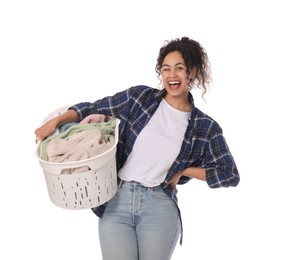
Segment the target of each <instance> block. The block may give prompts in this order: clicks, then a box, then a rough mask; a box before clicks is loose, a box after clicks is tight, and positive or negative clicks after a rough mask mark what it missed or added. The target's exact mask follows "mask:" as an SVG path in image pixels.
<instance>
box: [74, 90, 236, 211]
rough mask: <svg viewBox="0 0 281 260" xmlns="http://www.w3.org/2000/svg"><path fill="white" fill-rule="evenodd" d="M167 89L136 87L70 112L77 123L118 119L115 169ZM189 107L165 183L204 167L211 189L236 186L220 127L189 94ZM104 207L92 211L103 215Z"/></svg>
mask: <svg viewBox="0 0 281 260" xmlns="http://www.w3.org/2000/svg"><path fill="white" fill-rule="evenodd" d="M165 94H166V90H165V89H163V90H159V89H154V88H150V87H147V86H135V87H131V88H129V89H127V90H125V91H122V92H119V93H116V94H115V95H113V96H109V97H105V98H103V99H101V100H98V101H95V102H94V103H90V102H85V103H80V104H77V105H75V106H73V107H71V109H74V110H76V111H77V113H78V116H79V120H82V119H83V118H85V117H86V116H88V115H90V114H104V115H108V116H113V117H116V118H118V119H120V125H119V131H120V132H119V142H118V146H117V153H116V159H117V169H118V170H119V169H120V168H121V167H122V166H123V165H124V163H125V161H126V160H127V158H128V156H129V154H130V152H131V151H132V149H133V145H134V143H135V140H136V138H137V136H138V135H139V133H140V132H141V130H142V129H143V128H144V126H145V125H146V124H147V123H148V121H149V119H150V118H151V117H152V116H153V114H154V112H155V111H156V109H157V107H158V105H159V103H160V102H161V100H162V98H163V97H164V96H165ZM189 101H190V103H191V104H192V110H191V115H190V117H189V118H187V120H188V121H189V124H188V126H187V129H186V132H185V135H184V139H183V143H182V146H181V150H180V151H179V154H178V156H177V158H176V160H175V161H174V162H173V164H172V165H171V167H170V169H169V171H168V173H167V175H166V179H165V182H164V183H163V184H162V186H164V184H165V183H166V182H168V181H169V179H170V178H171V177H172V176H173V175H174V174H176V173H178V172H180V171H182V170H184V169H186V168H188V167H204V168H205V169H206V181H207V184H208V185H209V187H210V188H219V187H229V186H236V185H237V184H238V183H239V180H240V177H239V173H238V170H237V167H236V165H235V162H234V159H233V157H232V155H231V153H230V151H229V148H228V146H227V143H226V141H225V139H224V137H223V134H222V129H221V127H220V126H219V124H218V123H217V122H216V121H214V120H213V119H212V118H211V117H209V116H208V115H206V114H204V113H203V112H201V111H200V110H199V109H198V108H196V107H195V106H194V102H193V97H192V95H191V93H189ZM190 179H191V178H189V177H187V176H182V177H181V179H180V181H179V184H185V183H187V182H188V181H190ZM164 191H165V192H166V193H167V194H168V195H169V196H170V197H171V198H172V199H173V200H174V201H175V202H176V203H177V197H176V193H175V191H174V190H173V189H172V187H171V185H170V186H169V187H167V188H166V189H164ZM104 208H105V205H104V206H102V207H98V208H97V209H94V212H95V213H96V214H97V215H98V216H102V213H103V210H104Z"/></svg>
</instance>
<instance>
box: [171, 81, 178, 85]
mask: <svg viewBox="0 0 281 260" xmlns="http://www.w3.org/2000/svg"><path fill="white" fill-rule="evenodd" d="M169 84H170V85H174V84H180V83H179V82H178V81H170V82H169Z"/></svg>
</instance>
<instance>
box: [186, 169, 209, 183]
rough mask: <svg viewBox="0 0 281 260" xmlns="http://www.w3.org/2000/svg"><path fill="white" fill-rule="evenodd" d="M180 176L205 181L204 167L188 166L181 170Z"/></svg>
mask: <svg viewBox="0 0 281 260" xmlns="http://www.w3.org/2000/svg"><path fill="white" fill-rule="evenodd" d="M181 175H182V176H187V177H190V178H195V179H198V180H202V181H206V169H205V168H199V167H189V168H186V169H185V170H183V171H182V172H181Z"/></svg>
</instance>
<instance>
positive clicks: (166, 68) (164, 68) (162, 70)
mask: <svg viewBox="0 0 281 260" xmlns="http://www.w3.org/2000/svg"><path fill="white" fill-rule="evenodd" d="M169 70H170V68H168V67H162V68H161V72H167V71H169Z"/></svg>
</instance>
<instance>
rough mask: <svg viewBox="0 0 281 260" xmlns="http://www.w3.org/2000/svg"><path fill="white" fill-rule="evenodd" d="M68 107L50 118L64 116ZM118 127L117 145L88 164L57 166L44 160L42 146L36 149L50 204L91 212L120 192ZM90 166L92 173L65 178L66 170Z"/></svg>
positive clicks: (78, 163) (62, 164) (116, 130)
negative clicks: (41, 154)
mask: <svg viewBox="0 0 281 260" xmlns="http://www.w3.org/2000/svg"><path fill="white" fill-rule="evenodd" d="M65 110H66V107H64V108H61V109H58V110H56V111H55V112H53V113H51V114H50V115H49V116H47V117H46V119H45V120H44V122H46V121H47V120H49V119H50V118H51V116H52V115H55V114H59V113H61V112H64V111H65ZM118 125H119V120H118V119H116V128H115V143H114V145H113V147H111V148H110V149H109V150H108V151H106V152H105V153H102V154H100V155H98V156H96V157H93V158H89V159H86V160H80V161H75V162H67V163H53V162H48V161H45V160H42V159H41V158H40V156H39V155H40V143H38V144H37V147H36V157H37V158H38V160H39V163H40V165H41V167H42V168H43V172H44V176H45V180H46V185H47V188H48V193H49V197H50V200H51V201H52V202H53V203H54V204H55V205H56V206H59V207H61V208H65V209H88V208H94V207H97V206H100V205H102V204H104V203H106V202H107V201H109V200H110V199H111V198H112V197H113V196H114V195H115V193H116V191H117V171H116V158H115V154H116V146H117V143H118ZM82 166H87V167H88V169H89V170H88V171H86V172H82V173H73V174H69V175H68V174H61V172H62V170H64V169H73V168H78V167H82Z"/></svg>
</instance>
